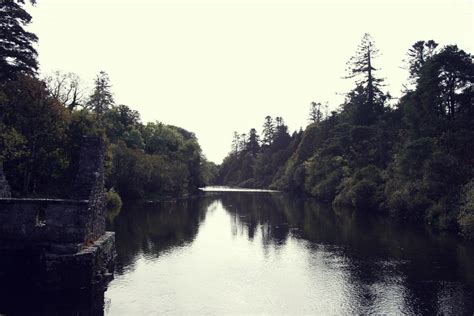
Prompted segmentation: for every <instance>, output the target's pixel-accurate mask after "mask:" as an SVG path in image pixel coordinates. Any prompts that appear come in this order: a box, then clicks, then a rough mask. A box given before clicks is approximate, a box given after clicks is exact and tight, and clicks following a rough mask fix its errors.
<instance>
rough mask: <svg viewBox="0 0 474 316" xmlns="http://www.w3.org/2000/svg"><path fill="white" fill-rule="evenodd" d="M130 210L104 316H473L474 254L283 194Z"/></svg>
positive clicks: (214, 197)
mask: <svg viewBox="0 0 474 316" xmlns="http://www.w3.org/2000/svg"><path fill="white" fill-rule="evenodd" d="M207 194H208V195H207V196H206V197H202V198H194V199H187V200H180V201H177V202H172V203H160V204H142V203H132V204H128V205H125V206H124V208H123V210H122V211H121V213H120V214H118V215H116V216H113V215H110V218H109V224H110V229H112V230H115V231H116V239H117V253H118V258H117V259H118V262H117V267H116V272H115V279H114V280H113V281H112V282H111V283H110V284H109V285H108V288H107V290H106V291H105V293H104V305H103V308H104V313H105V314H106V315H146V314H148V315H158V314H160V315H161V314H171V315H175V314H177V315H182V314H189V315H196V314H294V315H301V314H354V313H357V314H361V313H362V314H370V313H383V314H400V313H407V314H472V313H473V312H474V247H473V244H472V243H466V242H462V241H461V240H459V239H458V238H457V237H456V236H453V235H449V234H439V233H434V232H431V231H429V230H427V229H424V228H422V227H416V226H410V225H406V224H405V225H404V224H400V223H396V222H394V221H393V220H389V219H387V218H379V217H376V216H374V215H371V214H361V213H356V212H349V211H344V212H334V211H333V210H331V209H330V208H329V207H327V206H325V205H321V204H318V203H316V202H315V201H313V200H302V199H298V198H291V197H288V196H286V195H284V194H282V193H277V192H272V193H270V192H214V193H207Z"/></svg>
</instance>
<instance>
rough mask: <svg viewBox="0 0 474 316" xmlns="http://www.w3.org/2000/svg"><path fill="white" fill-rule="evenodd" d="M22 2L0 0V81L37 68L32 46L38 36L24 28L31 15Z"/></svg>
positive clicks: (32, 72)
mask: <svg viewBox="0 0 474 316" xmlns="http://www.w3.org/2000/svg"><path fill="white" fill-rule="evenodd" d="M34 2H35V1H31V3H33V4H34ZM23 4H24V1H22V0H20V1H14V0H2V1H0V82H5V81H6V80H12V79H15V78H16V76H17V74H19V73H22V74H28V75H34V74H35V73H36V70H37V69H38V62H37V60H36V56H37V52H36V50H35V48H34V47H33V44H34V43H36V42H37V41H38V37H37V36H36V35H35V34H33V33H31V32H28V31H26V30H25V28H24V27H25V26H27V25H28V24H29V23H30V22H31V15H30V14H28V12H26V11H25V10H24V9H23V7H22V5H23Z"/></svg>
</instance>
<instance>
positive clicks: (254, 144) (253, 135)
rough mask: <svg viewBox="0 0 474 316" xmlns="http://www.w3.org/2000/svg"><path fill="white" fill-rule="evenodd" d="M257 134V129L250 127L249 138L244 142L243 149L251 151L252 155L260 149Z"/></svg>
mask: <svg viewBox="0 0 474 316" xmlns="http://www.w3.org/2000/svg"><path fill="white" fill-rule="evenodd" d="M259 142H260V141H259V136H258V134H257V130H256V129H255V128H252V129H251V130H250V131H249V138H248V141H247V143H246V144H245V147H246V148H245V149H246V150H247V151H249V152H251V153H252V155H253V156H255V155H257V153H258V152H259V151H260V144H259Z"/></svg>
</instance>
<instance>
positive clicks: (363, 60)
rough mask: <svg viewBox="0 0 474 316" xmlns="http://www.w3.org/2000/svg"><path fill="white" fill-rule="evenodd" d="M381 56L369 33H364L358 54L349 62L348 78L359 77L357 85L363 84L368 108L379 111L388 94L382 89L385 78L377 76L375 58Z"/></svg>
mask: <svg viewBox="0 0 474 316" xmlns="http://www.w3.org/2000/svg"><path fill="white" fill-rule="evenodd" d="M378 56H379V50H378V49H377V48H376V47H375V45H374V41H373V40H372V37H371V36H370V35H369V34H367V33H366V34H364V37H363V38H362V41H361V43H360V44H359V46H358V48H357V51H356V54H355V55H354V56H353V57H351V59H350V60H349V62H348V63H347V64H348V72H349V75H348V76H347V77H346V78H357V80H356V85H357V86H361V87H362V88H363V90H364V91H365V94H366V95H367V103H368V108H369V109H371V110H372V111H375V112H379V111H380V110H381V108H383V101H385V99H386V98H387V96H386V95H385V94H384V93H383V92H382V91H381V89H380V88H381V86H382V82H383V79H381V78H377V77H376V76H375V72H376V71H378V69H377V68H375V67H374V64H373V62H374V59H375V58H377V57H378Z"/></svg>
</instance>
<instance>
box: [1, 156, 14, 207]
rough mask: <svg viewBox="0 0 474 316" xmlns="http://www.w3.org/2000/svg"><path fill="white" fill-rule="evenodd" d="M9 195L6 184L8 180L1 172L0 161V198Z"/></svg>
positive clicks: (8, 188)
mask: <svg viewBox="0 0 474 316" xmlns="http://www.w3.org/2000/svg"><path fill="white" fill-rule="evenodd" d="M9 197H11V193H10V186H9V185H8V182H7V180H6V179H5V174H4V173H3V163H2V162H0V199H1V198H9Z"/></svg>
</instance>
